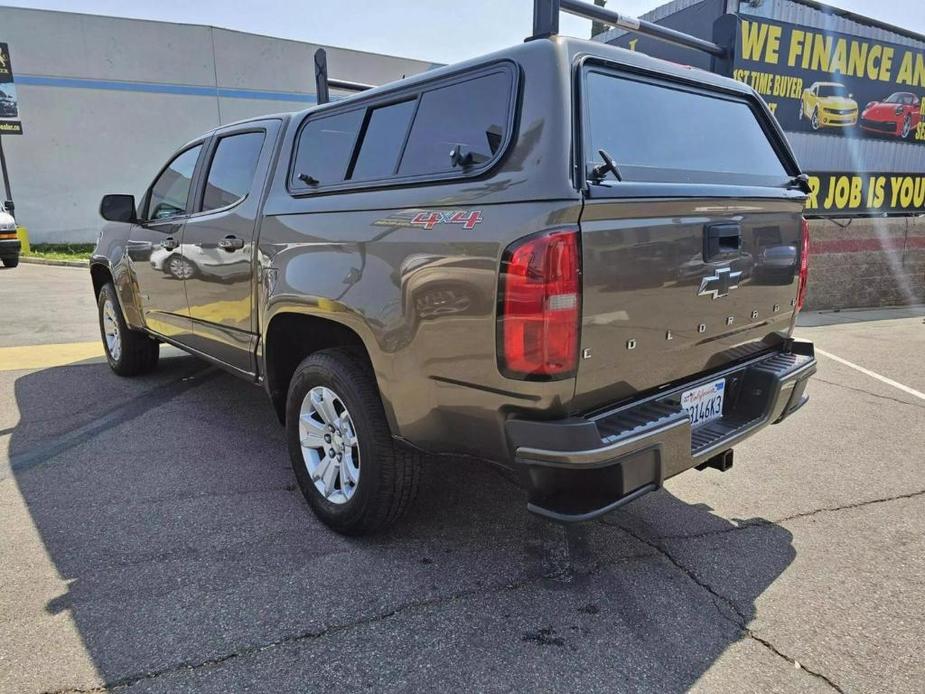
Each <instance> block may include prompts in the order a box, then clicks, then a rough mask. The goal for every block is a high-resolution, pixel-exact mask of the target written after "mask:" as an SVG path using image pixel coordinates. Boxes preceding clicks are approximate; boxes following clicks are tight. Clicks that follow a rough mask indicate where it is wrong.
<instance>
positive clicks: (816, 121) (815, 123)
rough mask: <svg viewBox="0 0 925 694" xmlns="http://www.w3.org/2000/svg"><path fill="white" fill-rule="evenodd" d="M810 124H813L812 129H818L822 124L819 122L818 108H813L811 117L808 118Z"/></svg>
mask: <svg viewBox="0 0 925 694" xmlns="http://www.w3.org/2000/svg"><path fill="white" fill-rule="evenodd" d="M810 125H812V126H813V130H819V128H820V127H822V124H821V123H820V122H819V109H818V108H814V109H813V117H812V118H811V119H810Z"/></svg>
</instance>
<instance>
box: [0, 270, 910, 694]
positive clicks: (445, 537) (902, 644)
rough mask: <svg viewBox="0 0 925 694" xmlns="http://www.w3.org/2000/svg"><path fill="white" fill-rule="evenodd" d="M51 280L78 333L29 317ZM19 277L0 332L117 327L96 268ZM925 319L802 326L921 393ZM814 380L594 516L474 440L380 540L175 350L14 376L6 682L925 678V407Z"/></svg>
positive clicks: (888, 390) (673, 686)
mask: <svg viewBox="0 0 925 694" xmlns="http://www.w3.org/2000/svg"><path fill="white" fill-rule="evenodd" d="M49 286H52V287H54V289H55V291H54V293H53V294H52V295H51V296H50V298H49V299H48V301H47V302H46V303H47V305H46V306H45V307H44V308H43V311H45V312H46V313H48V312H52V315H53V313H54V312H55V311H61V312H66V313H67V315H68V320H67V321H66V322H63V323H62V325H65V326H66V327H65V328H60V327H58V326H57V324H56V323H55V321H54V320H51V319H50V317H49V316H47V315H46V317H45V319H43V320H42V321H41V322H40V323H39V324H36V323H35V322H34V321H31V319H30V315H31V312H30V309H29V297H34V296H37V295H39V293H40V292H42V291H44V292H45V294H46V295H48V293H49V292H48V287H49ZM41 288H44V289H41ZM0 294H2V295H3V296H4V298H5V307H4V321H3V325H2V326H0V350H2V349H3V348H4V347H5V346H7V345H29V344H57V343H66V342H84V341H89V340H93V339H96V327H95V322H94V321H95V314H94V306H93V301H92V296H91V289H90V284H89V278H88V276H87V273H86V271H82V270H72V269H68V268H39V267H35V266H27V265H24V266H21V267H20V268H17V270H16V271H14V272H10V271H7V272H2V273H0ZM56 297H59V298H56ZM75 313H76V314H77V315H81V314H83V315H85V318H86V320H85V321H83V322H81V321H79V320H77V319H76V317H75ZM923 317H925V310H922V309H902V310H893V311H887V310H884V311H870V312H841V313H838V314H835V313H827V314H808V315H806V316H803V317H801V328H800V330H799V332H800V334H801V335H802V336H804V337H806V338H808V339H812V340H814V341H815V342H816V344H817V346H818V347H820V348H822V349H824V350H826V351H827V352H830V353H832V354H836V355H838V356H839V357H841V358H842V359H846V360H848V361H850V362H853V363H855V364H858V365H861V366H863V367H865V368H867V369H870V370H872V371H875V372H877V373H879V374H882V375H883V376H885V377H887V378H890V379H893V380H895V381H898V382H900V383H903V384H905V385H907V386H908V387H910V388H913V389H916V390H919V391H922V390H925V361H923V360H922V359H921V358H920V357H921V354H922V353H923V352H925V324H923ZM916 355H918V356H916ZM809 394H810V396H811V401H810V403H809V404H808V405H807V406H806V407H805V408H804V410H803V411H802V412H801V413H800V414H799V415H798V416H795V417H794V418H792V419H791V420H788V421H786V422H784V423H783V424H781V425H778V426H774V427H770V428H768V429H767V430H765V431H764V432H762V433H761V434H760V435H758V436H757V437H755V438H753V439H751V440H749V441H747V442H746V443H744V444H743V445H741V446H738V447H737V448H736V464H735V466H734V467H733V469H732V470H731V471H729V472H727V473H719V472H716V471H707V472H703V473H698V472H695V471H691V472H688V473H685V474H683V475H681V476H679V477H677V478H674V479H673V480H670V481H669V482H668V483H667V485H666V488H665V489H664V490H661V491H659V492H657V493H654V494H651V495H649V496H647V497H644V498H642V499H640V500H638V501H636V502H634V503H632V504H630V505H629V506H627V507H625V508H624V509H622V510H620V511H617V512H615V513H612V514H610V515H608V516H607V517H605V518H603V519H600V520H599V521H597V522H593V523H586V524H582V525H577V526H568V527H563V526H558V525H554V524H550V523H547V522H545V521H543V520H541V519H538V518H535V517H532V516H530V515H528V514H527V513H526V511H525V510H524V506H525V496H524V494H523V492H522V491H521V490H520V489H518V488H517V486H516V485H515V484H513V483H512V482H511V481H510V480H509V479H508V476H506V475H504V474H499V473H498V471H497V470H495V469H492V468H490V467H488V466H486V465H484V464H481V463H479V462H477V461H472V460H455V459H453V460H440V461H434V462H433V463H432V464H431V465H430V467H429V468H428V472H427V475H426V478H425V482H424V489H423V490H422V494H421V498H420V499H419V501H418V503H417V504H416V505H415V506H414V508H413V510H412V512H411V514H410V515H409V517H408V518H407V519H406V520H404V521H403V522H401V523H400V524H399V525H397V526H396V527H395V528H394V529H393V530H392V531H391V532H389V533H388V534H387V535H385V536H381V537H376V538H371V539H361V540H358V539H348V538H343V537H339V536H337V535H334V534H332V533H331V532H329V531H328V530H326V529H325V528H324V527H323V526H321V525H320V524H319V523H318V522H316V521H315V519H314V518H313V517H312V515H311V513H310V512H309V511H308V510H307V509H306V507H305V505H304V503H303V501H302V498H301V495H300V494H299V492H298V491H297V490H296V489H295V486H294V478H293V476H292V474H291V472H290V470H289V463H288V459H287V456H286V453H285V444H284V441H283V435H282V430H281V429H280V427H279V426H278V424H277V422H276V420H275V417H274V415H273V413H272V411H271V409H270V407H269V405H268V403H267V402H266V399H265V396H264V395H263V393H262V391H261V390H259V389H258V388H255V387H252V386H249V385H248V384H247V383H245V382H243V381H239V380H237V379H235V378H233V377H231V376H228V375H225V374H222V373H220V372H218V371H216V370H215V369H212V368H210V367H208V366H206V365H205V364H204V363H202V362H200V361H197V360H196V359H194V358H192V357H187V356H184V355H181V354H180V353H178V352H175V351H173V350H166V349H165V351H164V359H163V362H162V367H161V368H160V369H159V370H158V371H157V372H156V373H155V374H153V375H151V376H148V377H145V378H142V379H137V380H123V379H119V378H117V377H115V376H114V375H112V374H111V373H110V372H109V370H108V367H106V365H105V364H104V363H102V362H101V360H99V359H89V360H87V361H86V362H82V363H76V364H71V365H66V366H56V367H53V368H41V369H38V368H37V369H28V370H26V369H24V370H7V371H0V527H2V528H3V532H2V534H0V692H7V691H10V692H14V691H15V692H97V691H106V690H117V691H127V692H132V693H133V694H134V693H136V692H184V691H190V692H193V691H195V692H200V691H205V692H227V691H244V690H248V691H272V692H286V691H305V690H313V691H314V690H325V689H335V688H336V689H337V690H338V691H341V690H343V691H352V690H383V689H388V690H423V689H430V690H460V689H467V690H470V689H474V690H480V691H510V690H543V691H563V692H565V691H575V690H587V691H643V690H644V691H653V690H654V691H685V690H700V691H710V692H714V691H729V692H742V691H782V692H790V691H829V692H831V691H833V690H835V691H843V692H861V691H871V690H885V691H911V690H916V689H919V688H920V687H921V682H922V681H923V679H925V665H923V661H922V659H921V657H920V655H919V645H918V644H919V640H920V639H921V635H922V634H923V633H925V539H923V538H925V532H923V531H925V474H923V473H925V455H923V453H922V451H923V450H925V401H923V400H921V399H918V398H916V397H915V396H914V395H910V394H909V393H907V392H903V391H901V390H898V389H897V388H895V387H892V386H890V385H888V384H886V383H883V382H881V381H878V380H876V379H874V378H871V377H870V376H867V375H865V374H863V373H860V372H858V371H857V370H855V369H852V368H850V367H848V366H846V365H844V364H842V363H838V362H835V361H833V360H828V359H826V358H824V357H820V358H819V374H818V377H817V378H815V379H814V380H813V381H812V382H811V385H810V387H809Z"/></svg>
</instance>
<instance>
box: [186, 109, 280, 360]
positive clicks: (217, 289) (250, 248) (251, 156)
mask: <svg viewBox="0 0 925 694" xmlns="http://www.w3.org/2000/svg"><path fill="white" fill-rule="evenodd" d="M279 128H280V121H278V120H266V121H257V122H250V123H246V124H243V125H241V126H237V127H232V128H227V129H224V130H220V131H218V132H217V133H216V134H215V135H214V136H213V138H212V140H211V142H210V144H209V149H208V152H207V154H206V159H205V164H204V167H203V174H202V177H201V181H202V183H201V185H200V187H199V189H198V190H197V197H196V204H195V207H194V212H193V214H192V216H190V218H189V219H188V220H187V223H186V227H185V229H184V233H183V258H184V260H185V261H186V262H187V263H189V266H190V267H189V272H188V274H187V276H186V279H185V285H186V296H187V300H188V301H189V312H190V318H191V319H192V323H193V336H192V339H191V345H192V346H193V347H194V348H195V349H198V350H199V351H201V352H204V353H205V354H207V355H209V356H211V357H214V358H216V359H218V360H220V361H222V362H224V363H225V364H228V365H229V366H232V367H234V368H235V369H238V370H239V371H242V372H246V373H248V374H253V373H254V372H255V366H254V348H255V346H256V340H257V338H256V327H255V321H254V315H253V313H254V310H253V306H254V303H253V302H254V300H253V278H254V267H255V262H254V261H255V258H254V240H255V239H254V236H255V230H256V224H257V217H258V214H259V211H260V208H261V199H262V192H263V189H264V186H265V184H266V179H267V172H268V169H269V163H270V159H271V157H272V154H273V144H274V143H275V142H276V136H277V134H278V132H279Z"/></svg>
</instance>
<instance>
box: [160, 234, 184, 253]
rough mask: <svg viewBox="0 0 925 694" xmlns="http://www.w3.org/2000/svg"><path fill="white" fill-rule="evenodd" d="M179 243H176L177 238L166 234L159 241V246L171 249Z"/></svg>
mask: <svg viewBox="0 0 925 694" xmlns="http://www.w3.org/2000/svg"><path fill="white" fill-rule="evenodd" d="M179 245H180V244H179V243H177V240H176V239H175V238H174V237H173V236H168V237H167V238H166V239H164V240H163V241H161V248H163V249H165V250H168V251H172V250H173V249H175V248H176V247H177V246H179Z"/></svg>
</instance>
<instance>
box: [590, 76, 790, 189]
mask: <svg viewBox="0 0 925 694" xmlns="http://www.w3.org/2000/svg"><path fill="white" fill-rule="evenodd" d="M586 83H587V109H588V134H587V139H586V144H585V152H586V161H587V162H589V163H591V162H599V161H600V155H599V154H598V151H599V150H604V151H605V152H606V153H607V154H609V155H610V156H611V157H613V159H614V161H615V162H616V164H617V166H618V168H619V170H620V173H621V175H622V177H623V178H624V179H625V180H627V181H650V182H678V183H721V184H739V185H781V184H783V183H785V182H786V181H787V180H788V179H789V176H788V175H787V171H786V169H785V167H784V164H783V163H782V162H781V159H780V157H779V156H778V154H777V152H776V150H775V149H774V146H773V144H772V142H771V140H770V139H769V137H768V133H767V132H766V131H765V129H764V128H763V127H762V126H761V123H760V121H759V115H758V113H757V112H756V111H753V110H752V108H751V107H750V106H749V105H748V103H746V102H745V101H743V100H740V99H736V98H731V97H725V96H723V95H719V94H711V93H706V92H702V91H696V92H695V91H688V90H687V89H684V88H683V87H681V86H680V85H677V86H676V85H668V84H663V83H654V82H647V81H646V82H644V81H641V80H637V79H630V78H624V77H621V76H617V75H615V74H612V73H605V72H600V71H596V70H595V71H590V72H589V73H588V75H587V82H586Z"/></svg>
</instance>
